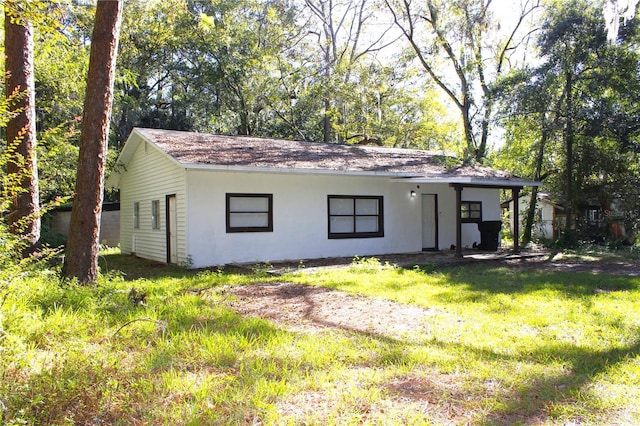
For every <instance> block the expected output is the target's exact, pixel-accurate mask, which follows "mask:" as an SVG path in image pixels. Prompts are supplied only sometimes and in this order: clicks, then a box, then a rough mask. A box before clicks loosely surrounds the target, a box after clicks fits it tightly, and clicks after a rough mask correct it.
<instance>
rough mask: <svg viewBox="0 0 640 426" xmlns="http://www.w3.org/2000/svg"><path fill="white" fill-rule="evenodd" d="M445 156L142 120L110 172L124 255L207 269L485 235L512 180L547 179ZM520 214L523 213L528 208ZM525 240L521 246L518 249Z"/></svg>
mask: <svg viewBox="0 0 640 426" xmlns="http://www.w3.org/2000/svg"><path fill="white" fill-rule="evenodd" d="M443 160H444V158H443V157H442V156H441V155H437V154H434V153H430V152H426V151H419V150H408V149H395V148H384V147H373V146H355V145H340V144H323V143H313V142H297V141H290V140H277V139H262V138H255V137H240V136H220V135H210V134H201V133H192V132H179V131H168V130H152V129H141V128H136V129H134V130H133V131H132V133H131V135H130V136H129V138H128V140H127V142H126V144H125V146H124V147H123V150H122V152H121V153H120V157H119V164H120V167H119V170H118V171H116V172H114V173H113V174H112V175H111V176H110V177H109V179H108V181H107V184H108V185H109V186H113V187H117V188H119V189H120V206H121V228H120V244H121V249H122V252H123V253H125V254H127V253H133V254H135V255H137V256H140V257H144V258H148V259H154V260H157V261H161V262H167V263H178V264H188V265H190V266H192V267H206V266H214V265H222V264H227V263H234V262H254V261H279V260H297V259H312V258H323V257H338V256H355V255H358V256H369V255H377V254H390V253H410V252H418V251H421V250H440V249H449V248H451V247H452V246H455V249H456V255H458V256H461V255H462V248H463V247H471V246H472V245H473V243H479V242H480V240H481V235H480V233H479V231H478V223H479V222H485V221H499V220H500V214H501V212H500V199H499V193H500V189H501V188H509V189H511V190H512V191H513V192H514V197H515V198H516V199H517V194H518V192H519V190H520V189H521V188H522V187H523V186H526V185H537V184H538V183H537V182H530V181H526V180H523V179H519V178H516V177H513V176H510V175H509V174H507V173H504V172H501V171H497V170H494V169H490V168H486V167H479V166H457V167H453V168H448V167H446V166H445V161H443ZM516 211H517V210H516ZM516 249H517V247H516Z"/></svg>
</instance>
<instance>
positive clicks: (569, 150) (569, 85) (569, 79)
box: [565, 71, 574, 234]
mask: <svg viewBox="0 0 640 426" xmlns="http://www.w3.org/2000/svg"><path fill="white" fill-rule="evenodd" d="M565 78H566V80H565V93H566V96H567V123H566V127H565V132H566V133H565V143H566V164H567V171H566V173H567V174H566V179H567V180H566V185H567V188H566V196H567V200H566V203H567V205H566V209H567V211H566V213H567V216H566V217H567V223H566V225H565V226H566V229H565V232H568V233H569V234H570V233H571V232H572V231H571V230H572V229H573V226H572V222H573V217H572V216H573V204H574V203H573V136H574V135H573V74H572V73H571V71H567V72H566V73H565Z"/></svg>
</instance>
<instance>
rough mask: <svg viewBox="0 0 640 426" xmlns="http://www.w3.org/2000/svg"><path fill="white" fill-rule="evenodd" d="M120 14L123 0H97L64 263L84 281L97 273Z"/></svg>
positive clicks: (69, 275) (65, 271) (69, 273)
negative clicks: (74, 188)
mask: <svg viewBox="0 0 640 426" xmlns="http://www.w3.org/2000/svg"><path fill="white" fill-rule="evenodd" d="M121 18H122V0H98V4H97V7H96V15H95V24H94V25H95V26H94V29H93V36H92V39H91V55H90V59H89V74H88V77H87V92H86V95H85V101H84V114H83V118H82V132H81V134H80V157H79V159H78V172H77V177H76V190H75V196H74V200H73V210H72V212H71V224H70V229H69V240H68V242H67V248H66V257H65V263H64V268H63V275H64V276H65V277H67V278H77V279H78V281H79V282H81V283H84V284H89V283H93V282H95V281H96V279H97V278H98V252H99V249H100V241H99V240H98V239H99V235H100V215H101V213H102V197H103V190H104V171H105V166H106V159H107V141H108V136H109V120H110V118H111V109H112V105H113V84H114V78H115V65H116V54H117V50H118V38H119V35H120V23H121Z"/></svg>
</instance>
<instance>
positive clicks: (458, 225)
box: [453, 185, 462, 257]
mask: <svg viewBox="0 0 640 426" xmlns="http://www.w3.org/2000/svg"><path fill="white" fill-rule="evenodd" d="M453 189H455V190H456V254H455V257H462V212H461V205H462V185H453Z"/></svg>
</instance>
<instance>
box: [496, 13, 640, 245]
mask: <svg viewBox="0 0 640 426" xmlns="http://www.w3.org/2000/svg"><path fill="white" fill-rule="evenodd" d="M636 38H637V23H636V22H632V23H629V25H627V26H626V27H625V32H624V36H623V37H622V38H621V39H620V40H619V42H618V43H616V44H610V43H608V42H607V39H606V32H605V25H604V20H603V17H602V13H601V10H600V8H599V7H598V6H597V5H594V4H593V3H591V2H585V1H571V2H552V3H551V4H550V5H549V7H548V10H547V14H546V16H545V20H544V22H543V24H542V33H541V35H540V38H539V43H538V44H539V48H540V54H541V59H542V61H541V63H540V64H539V65H538V66H537V67H535V68H532V69H528V70H523V71H520V72H517V73H513V74H512V75H510V76H509V77H508V78H506V79H504V80H503V81H502V85H501V88H500V90H501V93H502V99H503V101H504V108H503V111H504V113H505V117H506V120H505V128H506V130H507V134H506V142H507V143H506V145H505V147H504V148H503V149H502V150H501V151H500V152H499V153H497V154H496V155H495V158H494V164H496V165H498V166H499V167H503V168H506V169H508V170H511V171H513V172H514V173H516V174H518V175H520V176H525V177H530V178H533V179H544V191H545V192H547V193H550V194H551V195H552V197H553V198H554V199H555V200H556V201H558V202H560V203H561V204H563V205H565V206H571V207H572V208H571V210H572V214H573V215H576V216H577V227H576V231H577V232H578V234H582V235H576V236H572V235H567V236H566V237H563V238H564V240H563V241H559V242H558V244H561V245H562V246H572V244H574V243H575V242H576V241H577V239H579V238H586V237H587V236H588V235H587V234H589V233H591V232H592V231H589V230H586V226H585V225H584V224H585V222H586V218H585V217H582V211H584V209H586V208H587V207H591V208H593V207H594V206H598V207H599V208H600V209H601V210H602V211H603V212H605V215H606V217H605V219H606V227H605V229H602V230H601V231H600V232H602V233H603V234H605V235H606V236H607V238H614V239H619V238H620V235H619V234H618V235H616V234H615V233H613V232H611V231H610V229H613V228H611V227H618V226H623V227H624V229H625V231H626V233H627V235H628V239H629V241H633V233H634V232H635V229H637V228H638V225H639V223H640V222H639V221H638V209H637V200H638V190H637V187H635V186H634V184H635V183H637V182H638V179H639V178H640V175H638V172H639V170H638V167H637V164H638V161H639V158H638V154H639V152H640V151H639V150H638V147H637V141H638V140H640V133H639V132H638V130H639V129H638V127H637V126H636V125H635V124H632V123H637V122H638V119H639V118H640V110H639V109H638V107H637V106H638V101H639V100H640V99H639V98H638V93H639V90H638V89H639V88H640V86H639V85H640V73H638V69H637V63H638V51H637V49H636V48H635V43H636V41H635V39H636ZM569 99H571V103H569ZM568 145H571V147H572V151H573V155H572V156H571V158H567V156H568V154H567V152H568V148H567V147H568ZM568 169H569V170H570V171H571V175H572V179H571V183H570V184H568V182H567V174H568ZM569 196H570V197H571V199H570V200H569V199H567V197H569ZM592 236H593V235H592Z"/></svg>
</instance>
